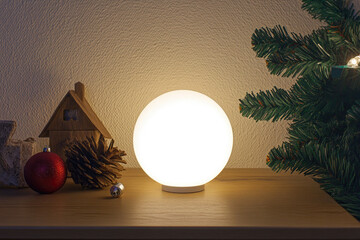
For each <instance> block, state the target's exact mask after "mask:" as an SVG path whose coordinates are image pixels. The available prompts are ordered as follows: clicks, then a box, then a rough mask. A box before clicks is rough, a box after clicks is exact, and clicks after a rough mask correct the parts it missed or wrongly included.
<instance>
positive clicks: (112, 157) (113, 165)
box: [65, 135, 126, 189]
mask: <svg viewBox="0 0 360 240" xmlns="http://www.w3.org/2000/svg"><path fill="white" fill-rule="evenodd" d="M113 145H114V140H113V139H112V140H111V142H110V145H109V147H107V146H106V142H105V139H104V136H103V135H101V136H100V139H99V142H98V143H96V142H95V139H94V138H93V137H91V138H90V137H87V140H84V141H77V140H75V141H74V142H73V143H72V144H70V145H69V146H68V147H67V148H66V149H65V156H66V158H67V160H66V165H67V168H68V170H69V171H70V173H71V177H72V178H73V180H74V182H75V183H76V184H81V186H82V188H86V189H98V188H104V187H107V186H109V185H110V184H115V183H116V182H117V179H118V178H120V177H121V171H122V170H124V167H123V166H122V165H120V163H124V164H126V161H125V160H123V159H122V156H125V155H126V153H125V152H124V151H121V150H119V149H117V148H116V147H113Z"/></svg>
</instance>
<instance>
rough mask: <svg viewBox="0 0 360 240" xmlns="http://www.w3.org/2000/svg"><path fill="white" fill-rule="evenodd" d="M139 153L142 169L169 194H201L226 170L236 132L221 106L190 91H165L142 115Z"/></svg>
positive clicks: (137, 135) (137, 143)
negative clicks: (199, 192)
mask: <svg viewBox="0 0 360 240" xmlns="http://www.w3.org/2000/svg"><path fill="white" fill-rule="evenodd" d="M133 140H134V150H135V155H136V157H137V160H138V162H139V164H140V166H141V167H142V169H143V170H144V171H145V172H146V174H147V175H149V176H150V177H151V178H152V179H153V180H155V181H157V182H158V183H160V184H162V185H163V187H162V189H163V190H164V191H168V192H198V191H202V190H204V184H205V183H207V182H209V181H211V180H212V179H213V178H215V177H216V176H217V175H218V174H219V173H220V172H221V171H222V170H223V168H224V167H225V165H226V163H227V162H228V160H229V157H230V155H231V150H232V146H233V132H232V128H231V124H230V121H229V119H228V117H227V116H226V114H225V112H224V111H223V110H222V108H221V107H220V106H219V105H218V104H217V103H216V102H215V101H214V100H212V99H211V98H209V97H207V96H206V95H204V94H201V93H198V92H194V91H190V90H176V91H171V92H168V93H165V94H163V95H161V96H159V97H157V98H155V99H154V100H153V101H151V102H150V103H149V104H148V105H147V106H146V107H145V109H144V110H143V111H142V112H141V114H140V116H139V117H138V119H137V122H136V124H135V129H134V139H133Z"/></svg>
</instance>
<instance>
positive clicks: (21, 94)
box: [0, 0, 319, 167]
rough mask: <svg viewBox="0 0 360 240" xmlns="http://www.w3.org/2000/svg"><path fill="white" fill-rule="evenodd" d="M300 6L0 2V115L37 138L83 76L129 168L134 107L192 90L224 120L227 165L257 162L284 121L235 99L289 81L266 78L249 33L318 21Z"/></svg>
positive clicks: (282, 1) (21, 133)
mask: <svg viewBox="0 0 360 240" xmlns="http://www.w3.org/2000/svg"><path fill="white" fill-rule="evenodd" d="M300 6H301V2H300V1H299V0H239V1H218V0H216V1H202V0H199V1H180V0H179V1H158V0H153V1H97V0H96V1H70V0H69V1H0V119H14V120H16V121H17V122H18V129H17V132H16V135H15V137H16V138H21V139H24V138H26V137H28V136H38V135H39V133H40V131H41V130H42V128H43V127H44V125H45V124H46V123H47V121H48V120H49V118H50V116H51V114H52V113H53V111H54V110H55V108H56V107H57V105H58V103H59V102H60V100H61V99H62V97H63V96H64V95H65V93H66V92H67V91H68V90H69V89H72V88H73V84H74V83H75V82H77V81H82V82H83V83H84V84H85V85H86V87H87V99H88V101H89V102H90V104H91V105H92V106H93V109H94V110H95V112H96V113H97V114H98V116H99V117H100V119H102V121H103V123H104V125H105V126H106V127H107V128H108V130H109V131H110V133H111V134H112V135H113V138H114V139H115V143H116V144H117V145H118V146H119V147H120V148H121V149H124V150H125V151H126V152H127V153H128V157H127V160H128V162H129V164H128V167H134V166H138V164H137V162H136V159H135V156H134V152H133V148H132V130H133V127H134V124H135V121H136V118H137V116H138V115H139V114H140V112H141V110H142V109H143V108H144V107H145V106H146V105H147V103H149V102H150V101H151V100H152V99H153V98H155V97H157V96H159V95H161V94H162V93H165V92H167V91H170V90H176V89H191V90H195V91H199V92H202V93H204V94H206V95H208V96H210V97H211V98H213V99H214V100H215V101H216V102H218V103H219V105H220V106H221V107H222V108H223V109H224V110H225V112H226V113H227V115H228V116H229V118H230V121H231V123H232V126H233V130H234V148H233V153H232V156H231V159H230V161H229V163H228V167H265V157H266V155H267V152H268V151H269V150H270V149H271V148H272V147H273V146H275V145H278V144H280V143H281V142H282V141H283V140H284V139H285V136H286V127H287V124H286V123H285V122H282V123H266V122H259V123H256V122H255V121H253V120H249V119H246V118H244V117H242V116H241V115H240V114H239V109H238V99H239V98H242V97H243V96H244V95H245V93H246V92H247V91H258V90H259V89H270V88H272V87H273V86H274V85H276V86H278V87H284V88H288V87H290V86H291V84H292V83H293V81H294V80H293V79H286V78H280V77H274V76H270V75H269V73H268V72H267V69H266V66H265V62H264V60H262V59H256V58H255V54H254V52H253V51H252V50H251V44H250V37H251V34H252V33H253V31H254V29H255V28H259V27H262V26H269V27H272V26H274V25H276V24H282V25H286V26H288V29H289V30H290V31H295V32H301V33H309V32H310V31H311V30H313V29H315V28H316V27H318V26H319V22H317V21H315V20H312V19H311V17H310V16H309V15H308V14H307V13H306V12H304V11H302V10H301V9H300ZM38 141H39V143H40V145H43V144H45V143H46V140H41V139H38Z"/></svg>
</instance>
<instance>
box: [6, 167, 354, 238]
mask: <svg viewBox="0 0 360 240" xmlns="http://www.w3.org/2000/svg"><path fill="white" fill-rule="evenodd" d="M120 182H122V183H123V184H124V185H125V193H124V195H123V196H122V198H119V199H115V198H112V197H111V196H110V193H109V189H104V190H82V189H81V187H80V186H78V185H75V184H74V183H73V182H72V181H71V179H68V180H67V183H66V185H65V186H64V187H63V188H62V189H61V190H60V191H58V192H56V193H54V194H49V195H41V194H38V193H35V192H33V191H32V190H31V189H0V239H34V238H36V239H170V238H171V239H360V223H359V222H358V221H357V220H356V219H355V218H353V217H352V216H351V215H350V214H349V213H347V212H346V211H345V210H344V209H343V208H342V207H341V206H339V205H338V204H337V203H336V202H335V201H334V200H333V199H332V198H331V197H330V196H328V195H327V194H326V193H325V192H323V191H322V190H321V189H320V188H319V186H318V184H317V183H315V182H314V181H313V180H311V179H310V178H308V177H303V176H299V175H295V174H294V175H290V174H283V173H281V174H275V173H273V172H272V171H271V170H270V169H225V170H224V171H223V172H222V173H221V174H220V175H219V176H218V177H217V178H216V179H215V180H213V181H211V182H210V183H208V184H206V186H205V191H203V192H198V193H191V194H174V193H168V192H163V191H161V185H160V184H158V183H156V182H154V181H153V180H151V179H150V178H149V177H147V176H146V175H145V173H144V172H143V171H142V170H141V169H127V170H126V171H125V172H124V176H123V178H122V179H121V180H120Z"/></svg>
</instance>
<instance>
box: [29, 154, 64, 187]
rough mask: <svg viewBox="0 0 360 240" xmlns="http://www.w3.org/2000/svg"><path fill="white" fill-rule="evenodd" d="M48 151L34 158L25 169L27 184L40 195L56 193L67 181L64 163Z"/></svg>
mask: <svg viewBox="0 0 360 240" xmlns="http://www.w3.org/2000/svg"><path fill="white" fill-rule="evenodd" d="M46 151H47V149H44V152H40V153H37V154H35V155H34V156H32V157H31V158H30V159H29V160H28V161H27V163H26V165H25V167H24V177H25V181H26V183H27V184H28V185H29V187H30V188H32V189H33V190H34V191H36V192H38V193H53V192H56V191H57V190H59V189H60V188H61V187H62V186H63V185H64V184H65V181H66V175H67V171H66V166H65V163H64V161H63V160H62V159H61V158H60V156H59V155H57V154H56V153H52V152H46Z"/></svg>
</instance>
